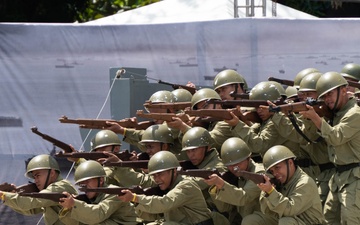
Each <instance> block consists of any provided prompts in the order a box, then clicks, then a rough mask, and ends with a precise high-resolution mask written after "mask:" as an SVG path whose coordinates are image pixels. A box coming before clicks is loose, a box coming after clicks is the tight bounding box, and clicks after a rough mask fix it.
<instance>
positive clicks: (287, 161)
mask: <svg viewBox="0 0 360 225" xmlns="http://www.w3.org/2000/svg"><path fill="white" fill-rule="evenodd" d="M285 163H286V170H287V174H286V180H285V182H284V184H286V183H287V182H288V181H289V174H290V166H289V159H287V160H286V161H285Z"/></svg>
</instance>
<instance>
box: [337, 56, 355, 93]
mask: <svg viewBox="0 0 360 225" xmlns="http://www.w3.org/2000/svg"><path fill="white" fill-rule="evenodd" d="M340 73H341V75H342V76H343V77H344V78H345V79H346V80H349V81H354V82H359V80H360V65H359V64H356V63H348V64H346V65H345V66H344V67H343V68H342V70H341V72H340ZM347 90H348V94H349V95H350V96H352V95H354V93H355V87H352V86H350V85H348V86H347Z"/></svg>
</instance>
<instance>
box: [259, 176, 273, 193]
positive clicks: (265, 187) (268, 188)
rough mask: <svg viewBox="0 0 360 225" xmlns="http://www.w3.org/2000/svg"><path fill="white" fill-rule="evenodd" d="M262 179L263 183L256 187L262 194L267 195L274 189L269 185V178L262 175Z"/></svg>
mask: <svg viewBox="0 0 360 225" xmlns="http://www.w3.org/2000/svg"><path fill="white" fill-rule="evenodd" d="M263 176H264V179H265V183H260V184H258V185H257V186H258V187H259V188H260V189H261V190H262V191H264V192H266V193H269V192H270V191H271V190H272V189H273V188H274V187H273V186H272V184H271V183H270V178H269V177H268V176H266V175H265V174H264V175H263Z"/></svg>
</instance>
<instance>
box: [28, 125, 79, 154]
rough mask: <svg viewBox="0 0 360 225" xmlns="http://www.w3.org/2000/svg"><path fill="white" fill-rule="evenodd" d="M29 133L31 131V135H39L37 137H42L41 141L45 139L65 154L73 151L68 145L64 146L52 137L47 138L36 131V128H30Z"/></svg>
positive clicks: (47, 136) (64, 144)
mask: <svg viewBox="0 0 360 225" xmlns="http://www.w3.org/2000/svg"><path fill="white" fill-rule="evenodd" d="M31 131H32V132H33V133H35V134H37V135H39V136H40V137H42V138H43V139H45V140H47V141H49V142H51V143H53V144H54V145H55V146H57V147H59V148H61V149H62V150H64V151H65V152H67V153H70V152H72V151H73V150H72V148H71V146H70V145H68V144H66V143H64V142H62V141H59V140H58V139H55V138H53V137H51V136H49V135H47V134H43V133H41V132H40V131H38V128H37V127H32V128H31Z"/></svg>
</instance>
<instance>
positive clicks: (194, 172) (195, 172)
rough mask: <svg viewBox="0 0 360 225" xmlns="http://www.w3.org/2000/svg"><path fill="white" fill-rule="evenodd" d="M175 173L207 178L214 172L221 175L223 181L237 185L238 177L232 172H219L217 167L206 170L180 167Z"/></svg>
mask: <svg viewBox="0 0 360 225" xmlns="http://www.w3.org/2000/svg"><path fill="white" fill-rule="evenodd" d="M177 173H178V174H180V175H186V176H192V177H200V178H204V179H209V176H210V175H212V174H216V175H218V176H219V177H221V178H222V179H223V180H224V181H226V182H228V183H229V184H232V185H237V182H238V178H237V177H236V176H235V175H234V174H232V173H231V172H229V171H227V172H222V173H220V172H219V171H218V170H217V169H212V170H206V169H189V170H183V169H182V168H178V169H177Z"/></svg>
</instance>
